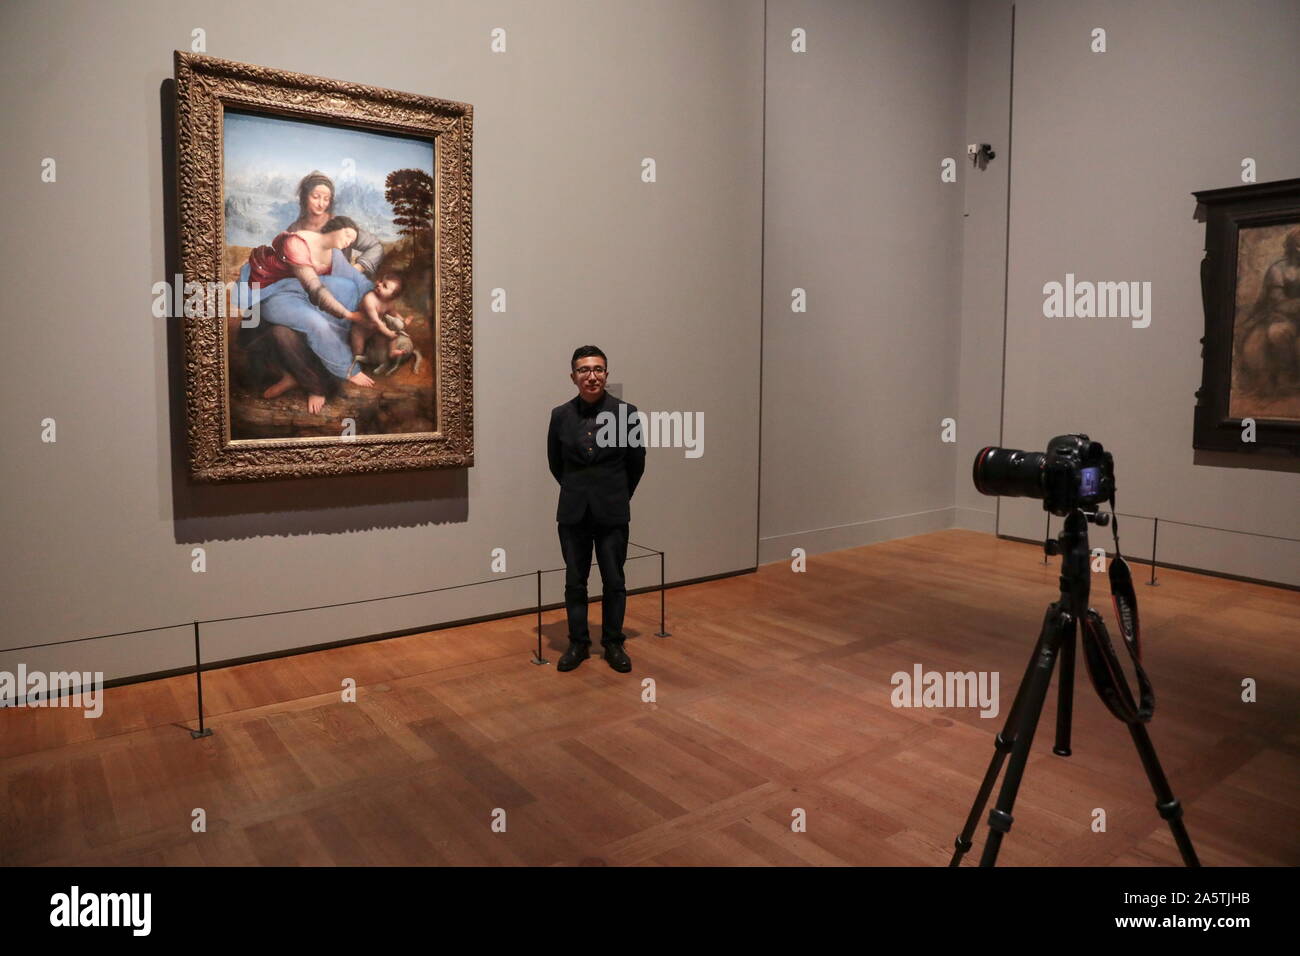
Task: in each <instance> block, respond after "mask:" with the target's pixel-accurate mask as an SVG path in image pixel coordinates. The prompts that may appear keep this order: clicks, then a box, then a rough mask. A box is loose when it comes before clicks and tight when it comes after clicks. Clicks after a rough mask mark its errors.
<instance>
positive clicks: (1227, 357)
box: [1192, 179, 1300, 454]
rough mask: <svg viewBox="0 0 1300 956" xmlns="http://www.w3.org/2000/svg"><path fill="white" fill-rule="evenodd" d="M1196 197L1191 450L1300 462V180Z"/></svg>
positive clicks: (1237, 188)
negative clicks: (1201, 240)
mask: <svg viewBox="0 0 1300 956" xmlns="http://www.w3.org/2000/svg"><path fill="white" fill-rule="evenodd" d="M1194 195H1195V196H1196V200H1197V203H1198V207H1197V211H1198V217H1199V218H1201V219H1202V220H1203V221H1204V222H1205V259H1204V260H1203V261H1202V263H1201V296H1202V300H1203V302H1204V305H1205V337H1204V338H1203V339H1201V343H1202V346H1203V348H1202V352H1201V356H1202V360H1203V365H1202V372H1201V387H1200V389H1198V390H1197V392H1196V421H1195V430H1194V437H1193V440H1192V443H1193V446H1194V447H1196V448H1205V449H1213V450H1215V451H1234V452H1241V453H1244V454H1252V453H1261V452H1264V453H1273V454H1277V453H1279V452H1283V453H1287V452H1289V453H1291V454H1300V179H1288V180H1283V181H1280V182H1273V183H1257V184H1251V185H1246V186H1236V187H1231V188H1228V189H1212V190H1205V191H1202V192H1198V193H1194Z"/></svg>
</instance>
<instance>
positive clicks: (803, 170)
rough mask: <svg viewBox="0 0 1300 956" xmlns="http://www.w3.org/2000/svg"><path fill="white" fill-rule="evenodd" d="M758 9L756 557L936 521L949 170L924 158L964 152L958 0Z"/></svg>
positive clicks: (944, 521) (948, 401)
mask: <svg viewBox="0 0 1300 956" xmlns="http://www.w3.org/2000/svg"><path fill="white" fill-rule="evenodd" d="M767 17H768V29H767V77H768V82H767V133H766V147H765V156H766V174H765V181H766V189H765V213H764V276H763V303H764V317H763V413H762V418H763V450H762V478H761V485H760V499H761V503H762V504H761V509H760V514H761V517H760V535H761V538H762V540H761V543H760V547H759V555H760V558H761V559H762V560H763V561H773V560H778V559H780V558H786V559H789V556H790V552H791V551H792V549H794V548H803V549H804V550H805V551H806V552H808V553H810V554H811V553H816V552H819V551H829V550H834V549H837V548H845V547H853V546H856V545H862V544H868V543H871V542H873V541H879V540H882V539H885V538H894V537H900V536H903V535H909V534H916V533H919V532H922V531H930V530H934V529H936V528H944V527H948V526H950V525H951V524H952V521H953V513H952V512H953V482H954V465H953V462H954V455H955V450H954V445H952V444H946V443H944V442H943V441H942V436H941V426H940V423H941V421H942V420H943V419H944V418H948V417H952V418H956V417H957V397H958V396H957V355H958V350H957V342H958V337H959V323H960V318H961V308H960V302H961V299H960V296H961V255H962V229H961V222H962V207H961V202H962V184H963V180H964V177H965V176H966V171H965V168H963V167H959V170H958V180H957V182H955V183H944V182H942V181H941V179H940V163H941V161H942V160H943V158H945V157H952V158H955V159H957V160H959V161H960V160H961V157H962V150H963V149H964V146H963V142H964V141H963V139H962V135H963V130H962V113H963V108H964V93H963V89H964V86H965V82H964V81H965V66H964V64H965V47H966V4H965V3H963V2H957V0H923V2H908V3H903V2H885V3H879V2H877V3H864V2H860V0H837V2H827V0H816V2H809V0H772V2H770V3H769V4H768V14H767ZM800 29H801V30H803V31H805V35H806V38H807V52H803V53H798V52H794V51H793V50H792V48H791V44H792V35H791V34H792V31H795V30H800ZM794 289H803V290H805V293H806V296H807V311H806V312H794V311H792V290H794ZM959 433H960V432H959Z"/></svg>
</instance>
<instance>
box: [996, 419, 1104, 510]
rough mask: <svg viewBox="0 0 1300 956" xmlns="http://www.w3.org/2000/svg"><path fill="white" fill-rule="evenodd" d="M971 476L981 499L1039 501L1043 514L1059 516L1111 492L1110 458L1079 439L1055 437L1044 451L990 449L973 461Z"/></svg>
mask: <svg viewBox="0 0 1300 956" xmlns="http://www.w3.org/2000/svg"><path fill="white" fill-rule="evenodd" d="M973 477H974V479H975V489H976V490H977V491H978V492H979V493H980V494H982V495H992V496H996V495H1002V496H1004V497H1007V498H1041V499H1043V510H1044V511H1050V512H1051V513H1052V514H1054V515H1058V516H1060V517H1065V516H1066V515H1068V514H1069V513H1070V512H1071V511H1073V510H1074V509H1075V508H1083V507H1088V506H1092V505H1097V504H1100V503H1101V502H1103V501H1108V500H1110V497H1111V496H1112V495H1113V494H1114V493H1115V461H1114V459H1113V458H1112V457H1111V454H1110V452H1108V451H1106V450H1105V449H1104V448H1102V447H1101V442H1099V441H1092V440H1091V439H1090V438H1088V436H1087V435H1083V434H1078V435H1057V436H1056V437H1055V438H1053V439H1052V440H1051V441H1049V442H1048V443H1047V451H1046V452H1041V451H1034V452H1030V451H1020V450H1018V449H1015V448H998V447H996V446H993V445H990V446H988V447H987V448H984V449H982V450H981V451H980V453H979V454H978V455H976V456H975V466H974V469H973Z"/></svg>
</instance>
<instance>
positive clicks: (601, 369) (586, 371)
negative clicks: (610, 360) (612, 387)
mask: <svg viewBox="0 0 1300 956" xmlns="http://www.w3.org/2000/svg"><path fill="white" fill-rule="evenodd" d="M605 371H606V369H605V366H603V365H584V366H582V367H581V368H575V369H574V370H573V374H574V375H576V376H578V378H586V377H587V376H589V375H604V374H605Z"/></svg>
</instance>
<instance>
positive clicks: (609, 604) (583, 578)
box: [559, 508, 628, 644]
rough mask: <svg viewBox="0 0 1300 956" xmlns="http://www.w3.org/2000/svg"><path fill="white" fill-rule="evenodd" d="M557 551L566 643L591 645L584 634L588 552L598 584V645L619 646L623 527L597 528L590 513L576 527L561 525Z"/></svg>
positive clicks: (624, 556)
mask: <svg viewBox="0 0 1300 956" xmlns="http://www.w3.org/2000/svg"><path fill="white" fill-rule="evenodd" d="M559 529H560V550H561V551H562V552H564V567H565V573H564V606H565V609H566V610H567V611H568V615H569V640H571V641H581V642H583V643H587V644H590V643H591V634H590V633H589V632H588V630H587V577H588V575H590V574H591V552H592V548H593V547H594V548H595V551H596V562H597V564H599V565H600V582H601V592H602V596H601V602H600V610H601V618H602V620H601V628H600V643H601V644H621V643H623V639H624V635H623V612H624V610H625V609H626V608H627V586H626V584H625V582H624V580H623V563H624V562H625V561H626V560H627V535H628V526H627V525H626V524H614V525H604V524H598V523H597V522H596V521H595V519H594V518H592V516H591V509H590V508H588V509H587V513H586V514H585V515H584V516H583V519H582V521H580V522H579V523H577V524H561V525H559Z"/></svg>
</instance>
